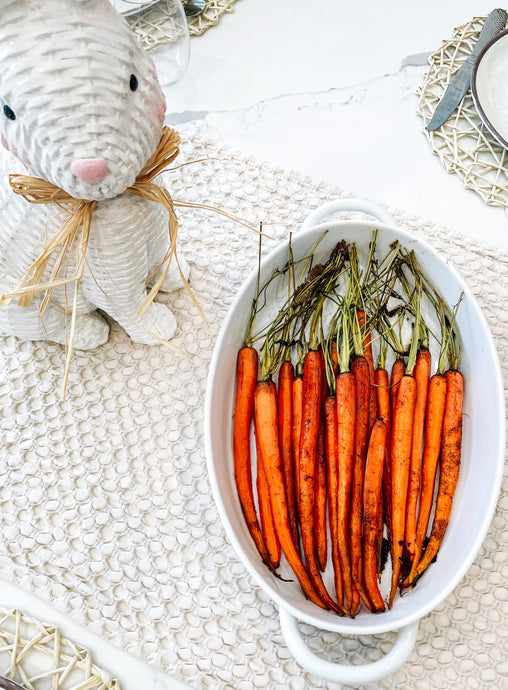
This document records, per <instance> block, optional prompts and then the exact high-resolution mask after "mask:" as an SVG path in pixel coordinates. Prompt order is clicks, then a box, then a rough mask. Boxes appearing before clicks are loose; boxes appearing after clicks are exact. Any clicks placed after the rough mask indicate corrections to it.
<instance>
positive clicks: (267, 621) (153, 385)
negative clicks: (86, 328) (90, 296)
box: [0, 125, 508, 690]
mask: <svg viewBox="0 0 508 690" xmlns="http://www.w3.org/2000/svg"><path fill="white" fill-rule="evenodd" d="M181 134H182V138H183V142H184V143H183V146H182V153H181V156H180V157H179V159H178V161H177V162H179V163H183V162H185V161H192V160H198V159H203V158H205V159H208V160H206V161H204V162H197V163H194V164H192V165H187V166H184V167H180V168H179V169H178V170H176V171H175V172H173V173H171V174H169V175H168V186H169V188H170V190H171V193H172V194H173V195H174V197H175V198H178V199H184V200H186V201H195V202H202V203H208V204H215V205H216V206H218V207H220V208H223V209H228V210H229V211H230V212H232V213H236V214H238V215H239V216H241V217H243V218H247V219H250V220H251V221H253V222H258V221H260V220H262V221H263V222H265V223H268V222H275V221H277V223H278V224H274V225H270V226H268V225H266V226H265V230H266V232H268V231H269V232H270V234H271V235H272V236H273V237H274V238H275V239H274V240H273V241H272V242H266V244H265V251H268V250H269V249H271V247H272V246H273V245H274V243H275V242H278V241H280V240H282V239H283V238H285V237H287V235H288V233H289V232H290V231H291V230H295V229H296V228H297V227H298V224H299V223H300V222H301V220H302V219H303V217H304V216H305V215H307V213H308V212H309V211H310V210H311V209H314V208H315V207H317V206H318V205H320V204H322V203H323V202H324V201H326V200H329V199H332V198H337V197H343V196H348V195H347V194H346V193H345V192H344V191H342V190H340V189H336V188H333V187H331V186H328V185H325V184H321V183H319V182H317V181H314V180H310V179H307V178H303V177H301V176H299V175H297V174H294V173H291V172H288V171H284V170H279V169H275V168H273V167H270V166H269V165H265V164H262V163H260V162H257V161H255V160H252V159H248V158H245V157H243V156H241V155H237V154H234V153H232V152H231V151H228V150H227V149H223V148H220V147H218V146H217V145H215V144H214V143H213V142H211V141H205V140H201V139H200V138H199V136H198V134H199V132H198V131H196V130H195V129H194V128H193V127H191V126H189V125H186V126H185V127H183V128H182V129H181ZM389 210H390V211H391V213H392V214H393V216H394V218H395V220H396V222H397V223H399V224H401V225H402V226H404V227H405V228H407V229H408V230H409V231H411V232H413V233H414V234H415V235H417V236H419V237H423V238H425V239H426V240H428V241H429V242H431V243H432V244H433V245H434V246H435V247H436V249H437V250H438V251H439V252H440V254H441V255H442V256H444V257H446V259H447V260H448V261H450V263H452V264H454V265H455V266H456V267H457V268H458V269H459V271H460V272H461V273H462V274H463V275H464V276H465V277H466V279H467V280H468V283H469V285H470V287H471V289H472V291H473V292H474V294H475V295H476V297H477V298H478V300H479V302H480V304H481V306H482V308H483V310H484V313H485V316H486V318H487V320H488V322H489V324H490V327H491V329H492V332H493V335H494V338H495V341H496V344H497V347H498V349H499V353H500V356H501V360H502V362H503V371H504V375H505V377H506V375H507V373H508V356H507V355H508V316H507V311H506V308H505V305H506V304H507V303H508V259H507V258H506V257H505V256H504V255H503V254H502V253H500V252H497V251H496V249H495V248H488V247H484V246H482V245H481V244H479V243H477V242H475V241H471V240H468V239H466V238H465V237H463V236H462V235H461V234H460V233H458V232H455V231H452V230H446V229H444V228H440V227H438V226H436V225H434V224H432V223H431V222H429V221H427V220H425V219H422V218H418V217H413V216H410V215H408V214H404V213H402V212H400V211H398V210H397V209H389ZM179 217H180V222H181V228H180V238H181V242H182V247H181V252H182V254H185V256H186V257H187V259H188V260H189V261H190V263H191V285H192V288H193V290H194V294H195V295H196V297H197V299H198V301H199V304H200V305H201V307H202V308H203V310H204V313H205V315H206V317H207V320H208V324H205V323H203V321H202V319H201V317H200V315H199V313H198V311H197V309H196V308H195V306H194V305H193V304H192V302H191V300H190V298H189V296H188V295H187V293H186V292H185V291H184V290H181V291H180V292H179V293H176V294H174V295H172V296H171V297H168V296H164V297H163V298H162V299H164V300H166V299H167V300H170V301H171V305H172V309H173V311H174V313H175V314H176V317H177V320H178V324H179V329H178V331H177V336H176V338H175V339H174V344H175V345H177V346H178V347H180V348H181V349H182V350H184V351H185V352H186V355H179V354H177V353H174V352H170V351H168V350H167V349H166V348H163V347H157V346H156V347H153V348H149V347H146V346H143V345H138V344H134V343H132V342H131V341H130V340H129V338H128V337H127V336H126V335H125V333H124V332H123V331H122V330H121V329H120V328H118V327H117V326H116V325H114V326H113V329H112V334H111V337H110V340H109V342H108V343H107V344H106V345H104V346H103V347H101V348H99V349H97V350H95V351H93V352H88V353H87V352H78V351H76V352H75V354H74V359H73V365H72V371H71V375H70V378H69V385H68V388H67V399H66V400H65V402H62V401H61V400H60V391H61V382H62V377H63V371H64V359H65V357H64V352H63V349H62V348H61V347H60V346H57V345H52V344H49V343H40V342H34V343H30V342H20V341H18V340H16V339H15V338H3V339H0V439H1V443H0V476H1V477H2V482H1V484H0V569H1V572H2V573H3V575H4V576H5V577H6V578H8V579H10V580H12V581H14V582H16V583H17V584H19V585H20V586H22V587H23V588H24V589H26V590H29V591H31V592H33V593H35V594H36V595H38V596H39V597H41V598H42V599H44V600H45V601H48V602H50V603H52V604H53V605H54V606H56V607H58V609H59V610H61V611H63V612H65V613H67V614H69V615H70V616H72V618H73V619H75V620H76V621H77V622H78V623H80V624H84V625H86V626H88V627H89V628H90V629H91V630H92V631H94V632H95V633H98V634H100V635H102V636H104V637H106V638H108V639H110V640H111V641H112V642H114V643H115V644H117V645H120V646H122V647H123V648H124V649H125V650H127V651H129V652H131V653H132V654H134V655H137V656H141V657H143V658H144V659H145V660H146V661H148V662H150V663H152V664H153V665H155V666H157V667H159V668H160V669H162V670H165V671H167V672H169V673H170V674H171V675H173V676H175V677H179V678H181V679H182V680H184V681H186V682H188V683H189V684H190V685H191V686H192V687H195V688H196V689H197V690H200V689H203V688H213V689H214V690H215V689H216V690H224V689H228V690H252V688H267V689H270V690H287V689H289V690H314V689H316V688H325V687H326V688H329V689H332V688H335V689H337V688H338V686H337V685H334V684H332V683H325V682H323V681H321V680H319V679H317V678H315V677H313V676H311V675H310V674H308V673H306V672H305V671H303V670H302V668H301V667H300V666H299V665H298V664H297V662H296V661H295V660H294V659H293V657H292V656H291V654H290V652H289V651H288V649H287V648H286V646H285V644H284V641H283V639H282V635H281V632H280V627H279V621H278V611H277V607H276V606H275V605H274V604H273V603H272V601H271V600H270V599H269V598H268V597H267V595H266V594H265V593H264V592H263V591H262V590H261V589H260V588H259V587H258V586H257V585H256V584H255V583H254V582H253V580H252V579H251V577H250V576H249V575H248V573H247V572H246V570H245V568H244V566H243V565H242V563H241V562H240V561H239V559H238V558H237V556H236V554H235V552H234V550H233V548H232V546H231V545H230V543H229V541H228V539H227V537H226V534H225V532H224V529H223V527H222V525H221V522H220V520H219V517H218V513H217V509H216V507H215V504H214V501H213V498H212V495H211V490H210V486H209V482H208V477H207V472H206V465H205V453H204V446H203V405H204V396H205V389H206V380H207V375H208V365H209V361H210V357H211V354H212V350H213V346H214V342H215V339H216V336H217V333H218V331H219V328H220V324H221V322H222V320H223V318H224V316H225V314H226V312H227V310H228V308H229V305H230V304H231V301H232V299H233V298H234V296H235V294H236V292H237V291H238V289H239V287H240V286H241V284H242V282H243V281H244V279H245V276H246V275H247V274H248V273H249V272H250V271H251V270H252V269H253V268H254V267H255V266H256V263H257V251H258V238H257V236H256V235H255V234H254V233H252V232H251V231H249V230H248V229H246V228H244V227H243V226H241V225H238V224H236V223H234V222H233V221H230V220H229V219H227V218H223V217H221V216H218V215H215V214H206V213H204V212H203V211H199V210H198V209H181V210H180V213H179ZM507 380H508V377H506V378H505V382H506V381H507ZM507 489H508V482H507V481H506V479H505V482H504V485H503V494H502V497H501V500H500V502H499V505H498V508H497V511H496V514H495V517H494V520H493V523H492V526H491V528H490V530H489V533H488V536H487V538H486V540H485V542H484V544H483V547H482V549H481V551H480V553H479V555H478V557H477V558H476V560H475V562H474V565H473V566H472V567H471V568H470V570H469V572H468V573H467V575H466V576H465V578H464V579H463V581H462V582H461V583H460V585H459V586H458V587H457V588H456V590H455V591H454V592H453V593H452V594H451V595H450V596H449V597H448V598H447V600H446V601H444V602H443V603H442V604H441V605H440V606H439V607H438V608H437V609H436V610H434V611H433V612H432V613H431V614H429V615H428V616H426V617H425V618H424V619H423V620H422V621H421V623H420V628H419V632H418V639H417V642H416V647H415V651H414V652H413V654H412V655H411V657H410V659H409V661H408V662H407V663H406V664H405V665H404V666H403V668H402V669H400V670H399V671H397V672H396V673H395V674H394V675H393V676H392V677H390V678H388V679H386V680H384V681H382V682H381V683H379V684H378V686H374V685H373V686H371V687H383V688H401V687H402V688H416V689H418V688H443V689H444V690H450V689H457V690H459V689H460V690H463V689H464V688H479V687H492V688H501V687H503V684H504V686H505V687H506V681H507V680H508V676H507V673H508V669H507V665H506V659H507V658H508V585H507V583H508V548H507V546H508V544H507V542H508V492H507ZM302 631H303V633H304V634H305V636H306V638H307V640H308V644H309V646H310V647H311V648H312V649H313V650H315V651H316V652H318V653H319V654H321V655H323V656H324V657H325V658H328V659H332V660H335V661H345V662H346V663H355V662H356V663H358V662H360V661H366V660H375V659H377V658H379V657H380V656H381V655H382V654H384V653H386V652H387V651H388V650H389V649H390V647H391V645H392V644H393V642H394V639H395V633H387V634H384V635H379V636H368V635H365V636H361V637H359V638H355V637H342V638H341V637H340V636H338V635H335V634H332V633H326V632H322V631H318V630H314V629H313V628H311V627H310V626H308V625H304V626H302Z"/></svg>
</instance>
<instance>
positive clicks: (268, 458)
mask: <svg viewBox="0 0 508 690" xmlns="http://www.w3.org/2000/svg"><path fill="white" fill-rule="evenodd" d="M254 425H255V432H256V434H257V437H258V439H259V451H260V454H261V462H262V463H263V466H264V469H265V473H266V476H267V478H268V484H269V490H270V503H271V506H272V515H273V520H274V524H275V531H276V533H277V537H278V539H279V542H280V545H281V548H282V551H283V552H284V555H285V556H286V558H287V560H288V563H289V565H290V566H291V568H292V569H293V572H294V573H295V575H296V577H297V578H298V581H299V582H300V585H301V587H302V589H303V591H304V592H305V594H306V595H307V596H308V597H309V599H311V600H312V601H313V602H314V603H315V604H317V605H318V606H321V608H327V607H326V605H325V604H324V603H323V601H322V600H321V598H320V597H319V595H318V594H317V592H316V590H315V589H314V586H313V584H312V582H311V580H310V577H309V575H308V573H307V571H306V569H305V566H304V565H303V563H302V561H301V559H300V556H299V554H298V551H297V550H296V547H295V544H294V542H293V537H292V534H291V527H290V524H289V516H288V510H287V504H286V493H285V489H284V477H283V475H282V460H281V457H280V450H279V434H278V423H277V396H276V393H275V390H274V388H273V386H272V385H271V382H269V381H260V382H258V383H257V384H256V388H255V392H254Z"/></svg>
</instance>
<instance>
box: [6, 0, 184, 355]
mask: <svg viewBox="0 0 508 690" xmlns="http://www.w3.org/2000/svg"><path fill="white" fill-rule="evenodd" d="M165 110H166V104H165V99H164V95H163V93H162V91H161V88H160V86H159V83H158V81H157V77H156V73H155V69H154V66H153V64H152V61H151V59H150V58H149V57H148V56H147V54H146V53H145V52H144V51H143V50H142V49H141V48H140V47H139V45H138V43H137V41H136V39H135V36H134V34H133V33H132V32H131V30H130V28H129V26H128V25H127V23H126V22H125V20H124V19H123V18H122V17H121V16H120V15H119V14H118V13H117V12H116V11H115V10H114V9H113V8H112V7H111V5H110V3H109V2H108V0H0V141H1V143H2V144H3V147H4V148H5V149H6V150H7V152H8V153H7V152H6V153H4V154H0V294H5V293H9V292H10V291H12V290H13V288H14V287H15V286H16V284H17V283H18V281H19V280H20V279H21V277H22V276H23V275H24V273H25V271H26V270H27V269H28V268H29V267H30V265H31V264H32V262H33V261H34V260H35V259H36V258H37V257H38V256H39V255H40V253H41V251H42V250H43V246H44V242H45V240H46V241H47V240H48V238H51V237H52V236H53V235H54V234H55V233H56V232H57V230H58V229H59V228H60V227H61V225H62V222H63V219H62V213H61V212H60V213H59V208H58V207H57V206H55V205H53V204H50V205H34V204H30V203H28V202H27V201H26V200H25V199H23V198H22V197H20V196H17V195H16V194H14V193H13V191H12V189H11V187H10V185H9V180H8V176H9V173H15V172H21V173H24V174H28V175H32V176H35V177H39V178H43V179H44V180H47V181H49V182H51V183H53V184H54V185H56V186H58V187H60V188H61V189H63V190H64V191H65V192H67V193H68V194H70V195H71V196H72V197H75V198H77V199H89V200H97V201H98V202H99V203H98V204H97V206H96V207H95V210H94V213H93V218H92V225H91V231H90V239H89V243H88V249H87V254H86V258H87V263H86V266H85V270H84V275H83V278H82V280H81V282H80V287H79V298H78V308H77V314H78V316H77V321H76V328H75V341H74V347H76V348H81V349H88V348H94V347H96V346H98V345H100V344H102V343H104V342H105V341H106V340H107V338H108V334H109V326H108V324H107V322H106V321H105V319H104V318H103V317H102V316H101V315H100V314H99V313H98V312H97V311H96V310H97V308H99V309H102V310H103V311H105V312H106V313H108V314H109V315H110V316H111V317H112V318H113V319H115V320H116V321H118V322H119V323H120V324H121V326H122V327H123V328H124V329H125V330H126V331H127V333H128V334H129V335H130V337H131V338H132V339H133V340H134V341H136V342H141V343H146V344H154V343H156V342H157V341H156V340H155V339H153V338H152V337H151V335H150V334H149V333H147V331H149V332H150V333H154V334H156V335H157V336H159V337H161V338H163V339H169V338H171V337H172V336H173V335H174V332H175V328H176V322H175V318H174V316H173V314H172V313H171V311H170V310H169V309H168V308H167V307H166V306H165V305H163V304H161V303H152V304H150V306H149V307H148V310H147V311H146V313H145V314H144V315H143V316H142V317H141V318H138V317H137V312H138V309H139V308H140V306H141V304H142V303H143V301H144V300H145V297H146V280H147V277H148V276H150V275H151V274H152V272H153V271H154V269H155V268H156V267H157V266H159V265H160V262H161V261H162V260H163V258H164V256H165V255H166V252H167V249H168V246H169V234H168V214H167V211H166V209H165V208H164V207H163V206H162V205H161V204H159V203H157V202H153V201H147V200H146V199H144V198H140V197H136V196H132V195H129V194H124V193H123V192H124V190H125V189H127V187H129V186H130V185H132V184H133V183H134V181H135V178H136V176H137V175H138V174H139V172H140V171H141V169H142V168H143V166H144V164H145V163H146V161H147V160H148V159H149V158H150V157H151V156H152V154H153V153H154V151H155V149H156V147H157V144H158V143H159V140H160V137H161V132H162V127H163V121H164V115H165ZM0 151H2V149H1V148H0ZM53 263H54V262H53ZM180 266H181V267H182V269H183V272H184V273H185V274H186V275H188V266H187V264H186V263H185V262H184V261H183V259H181V258H180ZM51 267H52V264H51V260H50V262H49V263H48V266H47V267H46V268H45V271H44V275H43V276H42V277H41V278H42V279H41V282H44V280H47V278H48V276H49V274H50V270H51ZM180 285H181V278H180V274H179V272H178V269H177V267H176V264H175V262H174V261H173V262H172V263H171V266H170V272H169V273H168V276H167V277H166V279H165V282H164V285H163V287H162V289H163V290H165V291H169V290H172V289H174V288H175V287H178V286H180ZM66 290H67V292H68V291H69V287H67V288H66V289H65V288H64V287H62V286H60V287H59V288H57V289H55V290H54V292H53V294H52V299H51V302H50V304H49V305H48V307H47V309H46V311H45V313H44V316H43V317H41V314H40V309H39V308H40V303H41V295H39V296H37V297H36V299H34V301H33V302H32V304H31V305H30V306H28V307H21V306H19V305H18V301H17V300H12V301H11V302H9V304H8V305H7V306H3V307H0V334H4V335H5V334H9V335H16V336H18V337H20V338H23V339H31V340H38V339H46V340H52V341H55V342H59V343H65V342H66V339H67V338H68V328H69V326H68V323H69V314H68V313H67V314H66V312H65V305H66V304H67V305H68V304H69V295H68V294H66ZM70 291H71V292H72V286H71V288H70ZM71 301H72V300H71ZM67 312H68V309H67ZM137 324H139V326H138V325H137ZM140 326H141V327H140ZM145 329H146V330H145Z"/></svg>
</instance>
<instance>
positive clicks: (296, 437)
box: [291, 365, 303, 516]
mask: <svg viewBox="0 0 508 690" xmlns="http://www.w3.org/2000/svg"><path fill="white" fill-rule="evenodd" d="M295 374H296V376H295V377H294V379H293V396H292V398H293V400H292V404H293V423H292V425H291V440H292V443H293V467H294V473H295V498H296V503H295V512H296V515H297V516H298V501H299V496H300V433H301V429H302V401H303V398H302V391H303V379H302V375H301V373H299V371H298V365H297V368H296V372H295Z"/></svg>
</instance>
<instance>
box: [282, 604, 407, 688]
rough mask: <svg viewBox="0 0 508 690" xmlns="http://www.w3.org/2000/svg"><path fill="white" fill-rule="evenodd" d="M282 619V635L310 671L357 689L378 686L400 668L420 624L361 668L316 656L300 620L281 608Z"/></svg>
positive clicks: (297, 659)
mask: <svg viewBox="0 0 508 690" xmlns="http://www.w3.org/2000/svg"><path fill="white" fill-rule="evenodd" d="M279 619H280V627H281V631H282V635H283V637H284V640H285V641H286V644H287V646H288V648H289V651H290V652H291V654H292V655H293V656H294V658H295V659H296V661H297V662H298V663H299V664H300V665H301V666H302V667H303V668H304V669H305V670H306V671H309V673H313V674H314V675H315V676H318V678H323V680H326V681H329V682H331V683H343V684H344V685H355V686H356V685H365V684H366V683H375V682H377V681H378V680H381V679H382V678H386V677H387V676H389V675H391V674H392V673H394V672H395V671H396V670H397V669H398V668H400V667H401V666H402V664H404V663H405V662H406V661H407V659H408V658H409V655H410V654H411V652H412V651H413V647H414V644H415V642H416V635H417V632H418V623H419V621H416V622H415V623H411V624H410V625H407V626H406V627H404V628H400V630H399V632H398V636H397V639H396V640H395V644H394V645H393V647H392V648H391V650H390V651H389V652H388V654H386V655H385V656H384V657H382V658H381V659H378V660H377V661H374V662H371V663H368V664H363V665H360V666H357V665H354V666H346V665H345V664H335V663H333V662H332V661H327V660H326V659H322V658H321V657H319V656H317V654H314V652H312V651H311V650H310V649H309V648H308V647H307V645H306V643H305V641H304V640H303V638H302V636H301V634H300V629H299V628H298V621H297V620H296V618H295V617H294V616H292V615H291V614H290V613H288V612H287V611H286V610H285V609H283V608H280V609H279Z"/></svg>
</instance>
